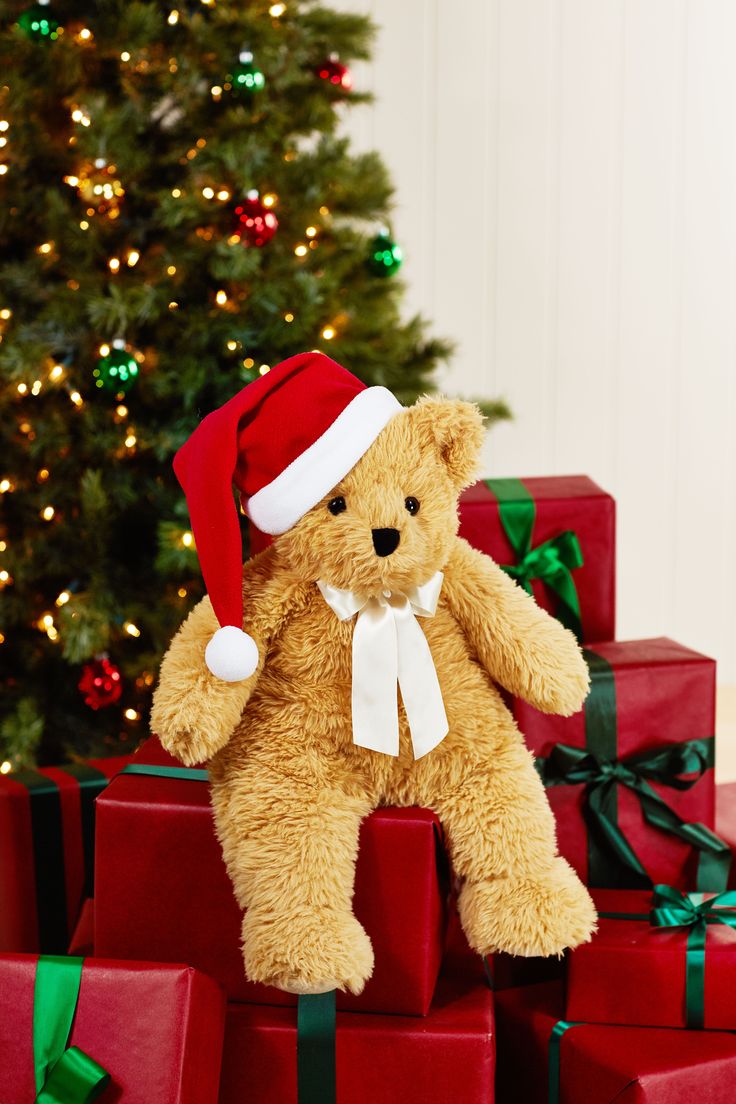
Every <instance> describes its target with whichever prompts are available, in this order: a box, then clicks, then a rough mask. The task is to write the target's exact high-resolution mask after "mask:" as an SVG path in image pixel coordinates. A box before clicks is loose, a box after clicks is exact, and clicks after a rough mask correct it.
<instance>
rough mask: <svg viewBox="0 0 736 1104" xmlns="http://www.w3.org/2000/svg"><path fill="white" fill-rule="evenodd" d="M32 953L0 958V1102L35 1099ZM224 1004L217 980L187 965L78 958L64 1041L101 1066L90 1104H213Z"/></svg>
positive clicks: (10, 1103)
mask: <svg viewBox="0 0 736 1104" xmlns="http://www.w3.org/2000/svg"><path fill="white" fill-rule="evenodd" d="M37 961H38V959H37V956H35V955H5V956H2V957H0V1055H2V1061H1V1062H0V1100H2V1102H3V1104H28V1102H29V1101H31V1100H35V1099H36V1089H35V1080H34V992H35V984H36V964H37ZM224 1005H225V1001H224V997H223V993H222V990H221V989H220V988H219V986H217V985H216V984H215V982H213V981H211V980H210V978H207V977H204V975H203V974H200V973H198V972H197V971H196V970H193V969H191V967H189V966H175V965H161V964H158V963H156V964H152V963H144V962H112V961H106V960H104V959H87V960H84V964H83V969H82V979H81V985H80V987H79V1000H78V1002H77V1006H76V1013H75V1014H74V1020H73V1026H72V1031H71V1036H70V1038H69V1046H74V1047H79V1048H80V1049H81V1050H82V1051H84V1052H85V1054H87V1055H89V1056H90V1057H91V1058H93V1059H94V1061H95V1062H97V1063H99V1065H100V1066H102V1067H103V1069H104V1070H106V1071H107V1072H108V1073H109V1074H110V1084H109V1085H108V1086H107V1088H106V1089H105V1090H104V1092H103V1093H102V1095H101V1096H100V1097H99V1101H100V1104H113V1102H116V1101H125V1104H154V1102H155V1104H215V1102H216V1100H217V1092H218V1083H219V1075H220V1062H221V1056H222V1039H223V1029H224V1016H225V1008H224ZM42 1019H43V1017H42ZM44 1099H46V1097H44ZM49 1099H50V1097H49ZM54 1099H57V1098H56V1097H54ZM75 1099H76V1097H75ZM85 1099H86V1097H85Z"/></svg>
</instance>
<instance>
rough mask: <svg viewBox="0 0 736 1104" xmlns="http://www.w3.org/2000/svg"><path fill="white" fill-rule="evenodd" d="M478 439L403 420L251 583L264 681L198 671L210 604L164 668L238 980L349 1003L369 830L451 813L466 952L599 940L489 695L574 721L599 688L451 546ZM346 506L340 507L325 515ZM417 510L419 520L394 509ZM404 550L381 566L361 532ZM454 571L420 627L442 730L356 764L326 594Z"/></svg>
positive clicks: (343, 636)
mask: <svg viewBox="0 0 736 1104" xmlns="http://www.w3.org/2000/svg"><path fill="white" fill-rule="evenodd" d="M481 439H482V423H481V419H480V415H479V413H478V411H477V409H476V408H475V407H473V406H471V405H469V404H467V403H462V402H456V401H449V400H442V399H436V398H428V399H423V400H420V401H419V402H418V403H417V404H416V405H415V406H413V407H411V408H410V409H407V410H405V411H402V412H401V413H400V414H398V415H397V416H396V417H395V418H394V419H393V420H392V421H391V422H390V423H389V425H388V426H387V427H386V428H385V429H384V430H383V431H382V433H381V434H380V436H379V437H378V438H377V440H376V441H375V443H374V444H373V445H372V446H371V448H370V449H369V451H368V452H367V453H366V455H365V456H364V457H363V458H362V459H361V460H360V462H359V463H358V464H357V465H356V467H355V468H353V470H352V471H351V472H350V473H349V475H348V476H347V477H346V478H345V479H344V480H343V481H342V482H341V483H340V484H339V485H338V486H336V487H335V488H334V489H333V490H332V491H331V492H330V494H329V495H328V496H327V497H326V498H325V499H324V501H322V502H320V503H319V504H318V505H317V506H315V507H314V509H312V510H310V512H309V513H308V514H306V516H305V517H304V518H302V520H301V521H300V522H299V523H298V524H297V525H296V526H295V527H294V528H293V529H292V530H290V531H289V532H288V533H286V534H284V535H283V536H282V537H279V538H278V539H277V540H276V541H275V542H274V544H273V545H272V546H271V547H270V548H269V549H268V550H267V551H266V552H264V553H262V554H261V555H260V556H258V557H256V558H255V559H254V560H251V561H249V562H248V563H246V565H245V568H244V580H245V581H244V602H245V617H244V628H245V629H246V630H247V631H248V632H249V633H251V635H252V636H253V637H254V638H255V639H256V641H257V642H258V646H259V650H260V654H261V663H260V666H259V668H258V670H257V671H256V673H255V674H254V675H253V676H252V677H251V678H249V679H247V680H245V681H243V682H241V683H235V684H232V683H231V684H228V683H223V682H220V681H218V680H217V679H215V678H214V677H213V676H212V675H210V674H209V673H208V672H207V669H206V667H205V665H204V658H203V656H204V648H205V645H206V643H207V640H208V639H209V637H210V635H211V634H212V633H213V632H214V631H215V630H216V628H217V627H218V626H217V622H216V620H215V617H214V614H213V612H212V608H211V606H210V604H209V601H208V600H207V599H205V600H204V601H203V602H202V603H200V605H199V606H198V607H197V608H196V609H195V610H194V611H193V612H192V614H191V615H190V617H189V618H188V620H187V621H186V622H185V623H184V625H183V626H182V628H181V629H180V630H179V633H178V634H177V636H176V637H175V638H174V641H173V642H172V645H171V648H170V650H169V652H168V654H167V656H166V657H165V659H164V661H163V665H162V668H161V678H160V682H159V686H158V688H157V691H156V695H155V700H154V709H153V725H154V729H155V731H156V732H158V734H159V736H160V738H161V741H162V743H163V744H164V746H165V747H167V748H168V749H169V750H170V751H171V752H173V754H174V755H176V756H178V757H179V758H180V759H181V760H182V761H183V762H185V763H198V762H202V761H205V760H210V761H211V762H210V771H211V776H212V782H213V786H212V800H213V805H214V812H215V821H216V825H217V832H218V836H219V839H220V843H221V844H222V850H223V854H224V857H225V862H226V864H227V868H228V871H229V873H230V877H231V878H232V881H233V885H234V888H235V893H236V896H237V899H238V901H239V903H240V906H241V907H242V908H243V909H244V910H245V917H244V921H243V950H244V957H245V966H246V971H247V974H248V976H249V977H250V978H251V979H252V980H254V981H261V982H266V983H268V984H271V985H276V986H279V987H280V988H282V989H287V990H290V991H292V992H297V993H315V992H322V991H325V990H328V989H332V988H340V989H347V990H350V991H351V992H354V993H358V992H360V990H361V989H362V988H363V985H364V984H365V981H366V980H367V978H368V977H370V974H371V970H372V966H373V953H372V950H371V944H370V940H369V938H368V936H367V934H366V932H365V931H364V930H363V928H362V927H361V926H360V924H359V923H358V922H357V920H356V919H355V918H354V916H353V913H352V896H353V879H354V871H355V860H356V853H357V846H358V829H359V826H360V822H361V820H362V819H363V817H365V816H366V815H367V814H368V813H369V812H370V811H371V810H372V809H374V808H375V807H376V806H378V805H381V804H388V805H421V806H426V807H427V808H430V809H434V810H435V811H436V812H437V814H438V815H439V817H440V819H441V821H442V824H443V827H444V830H445V833H446V837H447V841H448V846H449V849H450V854H451V857H452V861H453V864H454V869H455V872H456V874H457V876H458V878H459V879H460V881H461V890H460V900H459V907H460V915H461V918H462V923H463V926H464V928H465V932H466V934H467V936H468V939H469V941H470V943H471V945H472V946H473V947H474V948H475V949H476V950H477V951H478V952H480V953H481V954H488V953H491V952H493V951H496V950H504V951H510V952H512V953H514V954H521V955H550V954H560V953H561V952H562V951H563V950H564V949H565V948H566V947H571V946H575V945H577V944H578V943H580V942H582V941H584V940H586V939H588V938H589V936H590V933H591V931H592V930H593V928H594V926H595V913H594V909H593V905H592V902H591V900H590V897H589V895H588V893H587V891H586V890H585V889H584V887H583V886H582V884H581V883H580V882H579V880H578V878H577V876H576V875H575V874H574V873H573V871H572V870H571V868H570V867H569V866H568V864H567V863H566V862H565V861H564V859H562V858H560V857H559V856H558V855H557V853H556V840H555V827H554V820H553V817H552V813H551V811H550V808H549V805H548V803H547V799H546V795H545V793H544V789H543V786H542V784H541V782H540V780H539V777H538V776H537V773H536V771H535V769H534V765H533V761H532V757H531V755H530V753H529V752H528V751H527V750H526V748H525V747H524V743H523V740H522V737H521V735H520V733H519V731H518V729H517V727H516V725H515V723H514V720H513V718H512V717H511V715H510V713H509V711H508V709H507V708H506V706H505V705H504V704H503V702H502V700H501V696H500V694H499V692H498V690H497V689H496V685H495V684H496V683H498V684H499V685H500V686H502V687H504V688H505V689H507V690H509V691H511V693H513V694H516V695H519V696H520V697H522V698H524V699H525V700H526V701H528V702H530V703H531V704H532V705H534V706H535V707H536V708H537V709H541V710H544V711H546V712H549V713H560V714H563V715H568V714H570V713H574V712H575V711H576V710H578V709H579V708H580V707H581V705H582V703H583V700H584V698H585V695H586V693H587V689H588V672H587V668H586V665H585V663H584V661H583V658H582V655H581V653H580V649H579V648H578V646H577V643H576V641H575V639H574V638H573V636H572V635H571V633H569V632H568V631H567V630H566V629H564V628H563V627H562V626H561V625H560V624H559V622H557V621H555V620H554V619H553V618H551V617H549V616H548V615H547V614H546V613H545V612H543V611H542V610H541V609H540V608H539V607H538V606H537V605H536V604H535V603H534V601H533V600H532V599H531V598H529V597H528V596H527V595H526V594H525V593H524V591H523V590H521V589H520V588H519V587H518V586H517V585H516V584H515V583H514V582H512V581H511V580H510V579H509V578H508V576H507V575H505V574H504V572H503V571H501V569H500V568H499V567H497V566H496V564H494V563H493V562H492V560H490V559H489V558H488V557H487V556H484V555H482V554H481V553H479V552H476V551H474V550H473V549H471V548H470V547H469V545H467V544H466V543H465V542H464V541H462V540H460V539H459V538H458V536H457V499H458V495H459V492H460V491H461V489H462V488H463V487H465V486H467V485H468V484H469V483H470V482H471V481H472V479H473V475H474V472H475V469H476V465H477V460H478V454H479V449H480V444H481ZM335 495H343V496H344V498H345V501H346V503H347V510H346V511H345V512H344V513H341V514H339V515H337V516H333V515H332V514H331V513H330V512H329V511H328V509H327V502H328V501H329V500H330V499H332V498H333V497H334V496H335ZM409 495H412V496H414V497H415V498H417V499H418V500H419V502H420V504H421V506H420V510H419V512H418V513H417V514H416V515H415V516H410V515H409V514H408V513H407V511H406V509H405V506H404V500H405V498H406V497H407V496H409ZM387 527H392V528H397V529H399V530H400V533H401V541H400V544H399V547H398V548H397V550H396V551H395V552H394V553H393V554H392V555H390V556H386V557H384V558H381V557H378V556H377V555H376V554H375V552H374V549H373V544H372V540H371V529H373V528H387ZM438 570H442V571H443V572H444V575H445V579H444V584H443V588H442V593H441V596H440V602H439V606H438V609H437V613H436V615H435V616H434V617H433V618H421V620H420V624H421V627H422V629H423V631H424V632H425V634H426V636H427V639H428V641H429V644H430V648H431V651H432V656H433V659H434V663H435V666H436V669H437V673H438V677H439V681H440V685H441V688H442V694H443V698H444V702H445V708H446V712H447V717H448V720H449V725H450V731H449V734H448V736H447V737H446V738H445V740H444V741H443V742H442V743H441V744H440V745H439V746H438V747H437V748H436V749H435V750H434V751H432V752H430V753H429V754H428V755H426V756H425V757H424V758H422V759H420V760H418V761H415V760H414V759H413V757H412V751H411V743H410V740H409V734H408V730H407V725H406V718H405V715H404V713H403V708H402V709H401V714H400V721H401V754H400V755H399V756H398V758H392V757H390V756H386V755H382V754H379V753H377V752H372V751H367V750H365V749H362V748H358V747H356V746H355V745H354V744H353V743H352V731H351V644H352V634H353V623H352V622H348V623H342V622H340V621H338V619H337V617H336V616H335V615H334V613H332V611H331V610H330V609H329V608H328V606H327V605H326V603H325V601H324V599H323V598H322V595H321V594H320V592H319V590H318V589H317V586H316V585H315V581H316V580H317V579H325V580H326V581H327V582H329V583H332V584H333V585H335V586H337V587H341V588H351V589H353V590H356V591H359V592H362V593H365V594H371V593H376V592H380V591H382V590H384V589H390V590H394V591H402V590H403V589H405V588H407V587H411V586H413V585H416V584H418V583H424V582H426V580H427V579H428V578H429V577H430V576H431V575H433V574H434V572H435V571H438Z"/></svg>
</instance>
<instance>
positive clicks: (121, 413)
mask: <svg viewBox="0 0 736 1104" xmlns="http://www.w3.org/2000/svg"><path fill="white" fill-rule="evenodd" d="M115 413H116V414H117V416H118V418H127V417H128V408H127V406H123V404H122V403H121V404H120V406H117V407H116V408H115Z"/></svg>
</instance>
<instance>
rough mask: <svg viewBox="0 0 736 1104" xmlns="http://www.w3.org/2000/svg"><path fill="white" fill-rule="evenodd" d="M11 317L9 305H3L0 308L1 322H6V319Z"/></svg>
mask: <svg viewBox="0 0 736 1104" xmlns="http://www.w3.org/2000/svg"><path fill="white" fill-rule="evenodd" d="M12 317H13V312H12V311H11V309H10V307H3V309H2V310H0V318H2V320H3V322H7V321H8V319H9V318H12Z"/></svg>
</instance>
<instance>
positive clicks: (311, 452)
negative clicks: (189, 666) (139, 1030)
mask: <svg viewBox="0 0 736 1104" xmlns="http://www.w3.org/2000/svg"><path fill="white" fill-rule="evenodd" d="M399 410H401V404H400V403H399V402H398V400H397V399H396V398H394V396H393V395H392V394H391V392H390V391H388V390H387V389H386V388H385V387H366V385H365V384H363V383H361V382H360V380H359V379H356V377H355V376H353V375H352V374H351V373H350V372H348V371H347V370H346V369H345V368H342V367H341V366H340V365H339V364H336V363H335V361H334V360H330V358H329V357H327V356H324V355H323V354H322V353H299V354H298V355H297V356H293V357H290V358H289V359H288V360H284V361H282V363H281V364H277V365H276V366H275V367H274V368H272V369H271V371H270V372H267V373H266V374H265V375H264V376H260V377H259V378H258V379H257V380H254V382H253V383H249V384H248V386H247V387H244V388H243V390H242V391H239V392H238V394H237V395H235V396H234V397H233V398H232V399H230V401H229V402H227V403H225V405H224V406H221V407H219V409H217V410H213V412H212V413H211V414H208V415H207V417H206V418H205V419H204V420H203V421H202V422H201V423H200V425H199V426H198V427H197V429H195V431H194V433H193V434H192V435H191V437H190V438H189V440H188V441H186V442H185V444H184V445H182V447H181V448H180V449H179V451H178V452H177V454H176V456H175V457H174V471H175V472H176V476H177V478H178V480H179V482H180V483H181V485H182V487H183V488H184V493H185V494H186V497H187V505H188V506H189V516H190V518H191V523H192V531H193V533H194V540H195V542H196V546H197V554H198V556H199V563H200V566H201V568H202V574H203V576H204V581H205V584H206V586H207V590H208V593H209V596H210V600H211V602H212V607H213V609H214V611H215V616H216V617H217V620H218V621H219V622H220V626H221V627H220V628H219V629H218V630H217V632H216V633H215V634H214V636H213V637H212V639H211V640H210V642H209V644H208V645H207V648H206V650H205V662H206V663H207V666H208V667H209V669H210V671H211V672H212V674H213V675H216V676H217V677H218V678H221V679H224V680H225V681H226V682H238V681H239V680H240V679H244V678H248V676H249V675H252V674H253V672H254V671H255V669H256V667H257V666H258V649H257V647H256V644H255V641H254V640H253V639H252V638H251V637H250V636H248V635H247V633H244V632H243V630H242V624H243V591H242V574H243V572H242V562H243V549H242V544H241V539H240V525H239V522H238V516H237V511H236V507H235V503H234V501H233V494H232V484H233V483H235V486H236V487H237V489H238V491H239V492H240V497H241V502H242V504H243V506H244V508H245V511H246V513H247V514H248V516H249V517H250V519H251V520H252V522H253V523H254V525H256V526H257V527H258V528H259V529H260V530H261V531H262V532H264V533H270V534H271V535H272V536H275V535H277V534H279V533H285V532H286V531H287V530H288V529H291V527H292V526H293V525H295V524H296V523H297V521H299V519H300V518H301V517H303V516H304V514H306V513H307V511H308V510H311V508H312V507H313V506H316V504H317V503H318V502H319V500H320V499H321V498H324V496H325V495H326V494H327V493H328V491H330V490H331V489H332V488H333V487H334V486H335V484H336V483H339V482H340V480H341V479H343V478H344V477H345V476H346V475H347V473H348V472H349V471H350V470H351V468H353V467H354V466H355V465H356V464H357V462H358V460H360V458H361V456H363V455H364V454H365V453H366V452H367V451H368V449H369V448H370V446H371V445H372V444H373V442H374V441H375V439H376V437H377V436H378V434H379V433H380V432H381V430H382V429H383V427H384V426H385V425H386V424H387V422H389V421H390V419H391V418H393V416H394V415H395V414H396V413H397V412H398V411H399Z"/></svg>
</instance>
